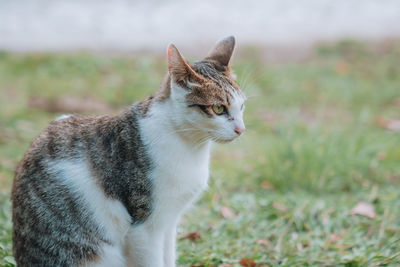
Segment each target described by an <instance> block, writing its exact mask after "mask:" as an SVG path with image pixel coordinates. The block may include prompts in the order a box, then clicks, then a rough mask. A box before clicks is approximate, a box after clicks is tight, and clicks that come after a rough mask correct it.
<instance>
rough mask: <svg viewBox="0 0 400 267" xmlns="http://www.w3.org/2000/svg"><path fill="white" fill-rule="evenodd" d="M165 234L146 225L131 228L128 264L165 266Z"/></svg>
mask: <svg viewBox="0 0 400 267" xmlns="http://www.w3.org/2000/svg"><path fill="white" fill-rule="evenodd" d="M163 242H164V234H163V233H162V232H160V231H157V230H154V228H152V227H146V225H141V226H136V227H134V228H132V229H130V231H129V233H128V234H127V237H126V246H125V255H126V262H127V266H133V267H164V266H165V265H164V260H163V255H164V252H163V247H164V245H163Z"/></svg>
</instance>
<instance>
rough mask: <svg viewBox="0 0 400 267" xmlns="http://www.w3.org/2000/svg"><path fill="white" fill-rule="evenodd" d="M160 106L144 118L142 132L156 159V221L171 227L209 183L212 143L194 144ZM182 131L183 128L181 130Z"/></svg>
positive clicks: (153, 158)
mask: <svg viewBox="0 0 400 267" xmlns="http://www.w3.org/2000/svg"><path fill="white" fill-rule="evenodd" d="M161 114H165V112H163V111H162V108H160V109H157V108H156V109H153V113H152V114H151V117H148V118H145V119H142V120H141V121H140V128H141V134H142V138H143V141H144V143H145V144H146V146H147V148H148V152H149V154H150V157H151V159H152V161H153V163H154V169H153V170H152V171H151V174H150V176H151V179H152V181H153V194H152V196H153V213H152V217H153V218H152V219H153V221H154V222H160V223H161V224H162V225H158V226H157V227H161V228H164V227H169V226H170V225H172V224H175V223H176V222H177V220H178V219H179V217H180V215H181V214H182V213H183V211H184V210H185V209H186V208H187V207H188V206H190V204H192V203H193V201H194V200H196V199H197V197H198V196H199V195H200V193H201V192H203V191H204V190H205V189H206V187H207V182H208V175H209V154H210V144H209V143H207V144H204V145H203V146H201V147H193V146H191V145H190V144H188V143H187V142H185V141H183V140H182V138H180V137H179V135H178V134H177V133H176V130H174V129H173V128H172V127H171V126H170V125H169V124H168V123H166V121H165V118H163V116H161ZM178 131H179V130H178Z"/></svg>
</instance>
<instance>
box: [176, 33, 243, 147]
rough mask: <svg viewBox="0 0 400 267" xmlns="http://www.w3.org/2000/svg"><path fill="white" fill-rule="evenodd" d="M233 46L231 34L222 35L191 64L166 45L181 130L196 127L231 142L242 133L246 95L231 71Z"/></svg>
mask: <svg viewBox="0 0 400 267" xmlns="http://www.w3.org/2000/svg"><path fill="white" fill-rule="evenodd" d="M234 47H235V39H234V37H232V36H231V37H227V38H224V39H222V40H221V41H219V42H217V44H216V45H215V46H214V48H213V49H212V50H211V51H210V53H209V54H208V55H207V56H206V57H205V58H204V59H203V60H200V61H196V62H194V63H192V64H190V63H189V62H187V61H186V60H185V59H184V58H183V56H182V55H181V54H180V53H179V51H178V49H177V48H176V47H175V46H174V45H173V44H171V45H169V47H168V70H169V75H170V87H171V88H170V99H171V100H172V102H173V104H174V107H175V108H176V109H178V110H177V114H179V115H177V116H174V120H175V121H176V123H177V124H179V125H181V126H183V127H181V128H183V130H184V129H185V128H187V129H196V131H198V132H200V133H201V134H202V135H203V136H205V138H207V137H208V138H210V139H211V140H214V141H216V142H229V141H232V140H234V139H235V138H237V137H239V136H240V135H241V134H242V133H243V132H244V130H245V125H244V122H243V111H244V102H245V100H246V97H245V95H244V93H243V92H242V91H241V89H240V87H239V86H238V85H237V84H236V82H235V78H234V74H233V73H232V70H231V57H232V53H233V50H234Z"/></svg>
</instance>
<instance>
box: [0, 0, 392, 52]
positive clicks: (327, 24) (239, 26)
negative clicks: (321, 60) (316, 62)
mask: <svg viewBox="0 0 400 267" xmlns="http://www.w3.org/2000/svg"><path fill="white" fill-rule="evenodd" d="M231 34H233V35H235V36H236V37H237V38H238V40H239V41H240V43H241V44H246V43H249V44H272V45H280V44H282V45H296V44H307V43H312V42H315V41H319V40H332V39H338V38H343V37H351V38H361V39H382V38H399V37H400V0H303V1H301V0H297V1H296V0H291V1H289V0H264V1H262V0H242V1H239V0H198V1H184V0H168V1H162V0H147V1H145V0H113V1H111V0H79V1H78V0H0V49H3V50H13V51H32V50H33V51H36V50H39V51H40V50H42V51H43V50H52V51H54V50H55V51H57V50H76V49H89V50H112V51H113V50H117V51H124V50H126V51H132V50H154V49H156V50H159V49H165V47H166V45H167V44H168V43H169V42H174V43H176V44H177V45H178V46H180V47H182V46H183V47H190V46H193V45H196V46H199V45H201V46H204V45H205V44H207V46H209V45H210V43H214V41H215V40H216V39H219V38H220V37H224V36H227V35H231Z"/></svg>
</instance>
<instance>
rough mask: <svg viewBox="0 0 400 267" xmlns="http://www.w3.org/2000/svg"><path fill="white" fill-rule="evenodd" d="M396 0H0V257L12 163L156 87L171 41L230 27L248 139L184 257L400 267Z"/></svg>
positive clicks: (190, 54) (200, 210) (227, 163)
mask: <svg viewBox="0 0 400 267" xmlns="http://www.w3.org/2000/svg"><path fill="white" fill-rule="evenodd" d="M399 22H400V2H399V1H397V0H380V1H378V0H347V1H346V0H342V1H340V0H337V1H329V0H303V1H287V0H265V1H261V0H248V1H227V0H220V1H209V0H207V1H196V2H194V1H183V0H170V1H161V0H149V1H144V0H142V1H139V0H115V1H105V0H97V1H94V0H81V1H76V0H69V1H66V0H52V1H51V0H14V1H11V0H1V1H0V266H14V265H15V261H14V259H13V257H12V252H11V215H10V214H11V213H10V209H11V204H10V201H9V196H10V189H11V184H12V179H13V172H14V169H15V167H16V165H17V164H18V162H19V160H20V159H21V158H22V156H23V154H24V153H25V151H26V149H27V148H28V147H29V145H30V143H31V141H32V140H33V139H34V138H35V137H36V136H37V135H38V134H39V133H40V132H41V131H42V130H43V128H44V127H46V125H47V124H48V123H49V122H50V121H51V120H53V119H54V118H55V117H56V116H58V115H60V114H65V113H83V114H104V113H111V114H114V113H118V112H120V111H121V110H122V109H123V108H124V107H126V106H128V105H130V104H131V103H133V102H135V101H138V100H140V99H143V98H144V97H145V96H147V95H148V94H150V93H152V92H154V91H155V90H156V89H157V88H158V86H159V84H160V83H161V80H162V78H163V76H164V75H165V73H166V70H167V68H166V57H165V54H166V47H167V45H168V44H169V43H171V42H172V43H174V44H175V45H176V46H177V47H178V48H179V49H180V50H181V52H182V54H183V55H184V56H185V57H186V58H187V59H189V61H192V60H197V59H199V58H201V57H202V56H204V55H206V53H207V51H208V50H209V49H210V48H211V47H212V45H213V44H214V43H215V42H216V40H218V39H220V38H222V37H225V36H229V35H234V36H235V37H236V42H237V46H236V51H235V57H234V60H233V69H234V71H235V72H236V74H237V77H238V83H239V84H240V85H241V87H242V88H243V90H244V91H245V92H246V94H247V95H248V97H249V100H248V102H247V104H246V111H245V122H246V125H247V129H248V130H247V131H246V134H245V135H244V136H243V137H241V139H240V140H239V141H237V142H234V143H232V144H228V145H216V146H215V147H214V150H213V156H212V164H211V165H212V166H211V170H212V171H211V177H210V189H209V190H208V191H207V192H206V193H205V194H204V195H203V197H202V198H201V199H200V201H199V202H198V203H197V204H196V206H195V207H194V209H193V210H191V211H190V212H189V214H188V215H187V216H185V218H184V219H183V223H182V225H181V227H180V229H179V242H178V246H179V258H178V266H197V267H199V266H220V267H232V266H399V265H400V241H399V236H400V76H399V75H400V23H399Z"/></svg>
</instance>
